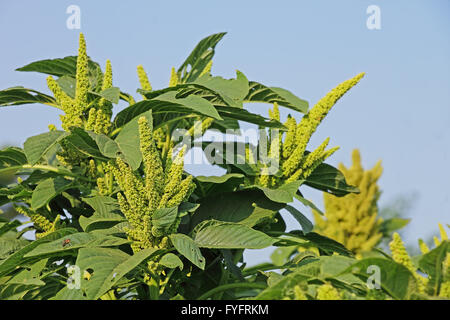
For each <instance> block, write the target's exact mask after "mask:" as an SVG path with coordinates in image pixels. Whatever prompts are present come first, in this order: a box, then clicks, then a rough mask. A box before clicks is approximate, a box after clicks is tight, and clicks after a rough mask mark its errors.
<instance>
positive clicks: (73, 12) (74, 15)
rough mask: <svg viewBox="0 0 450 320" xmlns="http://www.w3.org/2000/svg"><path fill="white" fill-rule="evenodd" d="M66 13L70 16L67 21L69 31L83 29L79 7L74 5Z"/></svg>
mask: <svg viewBox="0 0 450 320" xmlns="http://www.w3.org/2000/svg"><path fill="white" fill-rule="evenodd" d="M66 13H67V14H70V16H69V17H68V18H67V20H66V26H67V29H70V30H73V29H81V9H80V7H79V6H77V5H75V4H72V5H70V6H68V7H67V9H66Z"/></svg>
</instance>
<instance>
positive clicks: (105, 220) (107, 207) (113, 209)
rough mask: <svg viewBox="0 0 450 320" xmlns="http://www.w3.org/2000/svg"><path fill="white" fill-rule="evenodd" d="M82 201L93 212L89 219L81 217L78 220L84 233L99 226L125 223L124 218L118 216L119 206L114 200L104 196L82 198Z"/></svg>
mask: <svg viewBox="0 0 450 320" xmlns="http://www.w3.org/2000/svg"><path fill="white" fill-rule="evenodd" d="M83 201H84V202H86V203H87V204H88V205H90V206H91V207H92V208H93V209H94V210H95V212H94V214H93V215H92V216H90V217H85V216H81V217H80V218H79V223H80V226H81V227H82V228H83V230H84V231H86V232H89V231H92V230H93V229H94V228H95V229H98V228H97V227H98V226H99V224H101V225H102V226H104V225H105V224H110V225H115V224H116V223H119V222H124V221H126V219H125V217H124V216H123V215H122V214H120V210H119V204H118V203H117V200H116V199H113V198H111V197H106V196H96V197H92V198H83Z"/></svg>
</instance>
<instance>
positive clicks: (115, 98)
mask: <svg viewBox="0 0 450 320" xmlns="http://www.w3.org/2000/svg"><path fill="white" fill-rule="evenodd" d="M100 96H102V97H103V98H105V99H106V100H108V101H109V102H111V103H115V104H117V103H119V97H120V89H119V88H117V87H111V88H108V89H105V90H103V91H101V92H100Z"/></svg>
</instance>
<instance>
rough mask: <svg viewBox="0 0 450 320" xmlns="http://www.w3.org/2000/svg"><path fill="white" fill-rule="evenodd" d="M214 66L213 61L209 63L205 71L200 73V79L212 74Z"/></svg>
mask: <svg viewBox="0 0 450 320" xmlns="http://www.w3.org/2000/svg"><path fill="white" fill-rule="evenodd" d="M212 64H213V62H212V60H210V61H209V62H208V64H207V65H206V67H205V69H203V71H202V72H201V73H200V76H199V77H201V76H204V75H205V74H210V73H211V67H212Z"/></svg>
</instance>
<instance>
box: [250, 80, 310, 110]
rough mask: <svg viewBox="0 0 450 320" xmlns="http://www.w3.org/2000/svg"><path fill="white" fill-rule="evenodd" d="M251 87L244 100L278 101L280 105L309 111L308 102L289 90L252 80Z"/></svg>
mask: <svg viewBox="0 0 450 320" xmlns="http://www.w3.org/2000/svg"><path fill="white" fill-rule="evenodd" d="M249 85H250V88H249V91H248V94H247V96H246V97H245V99H244V102H265V103H275V102H276V103H278V104H279V105H280V106H284V107H286V108H289V109H292V110H295V111H299V112H302V113H307V112H308V102H307V101H305V100H303V99H300V98H299V97H297V96H295V95H294V94H293V93H291V92H290V91H288V90H285V89H282V88H277V87H266V86H265V85H263V84H261V83H258V82H254V81H250V83H249Z"/></svg>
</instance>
